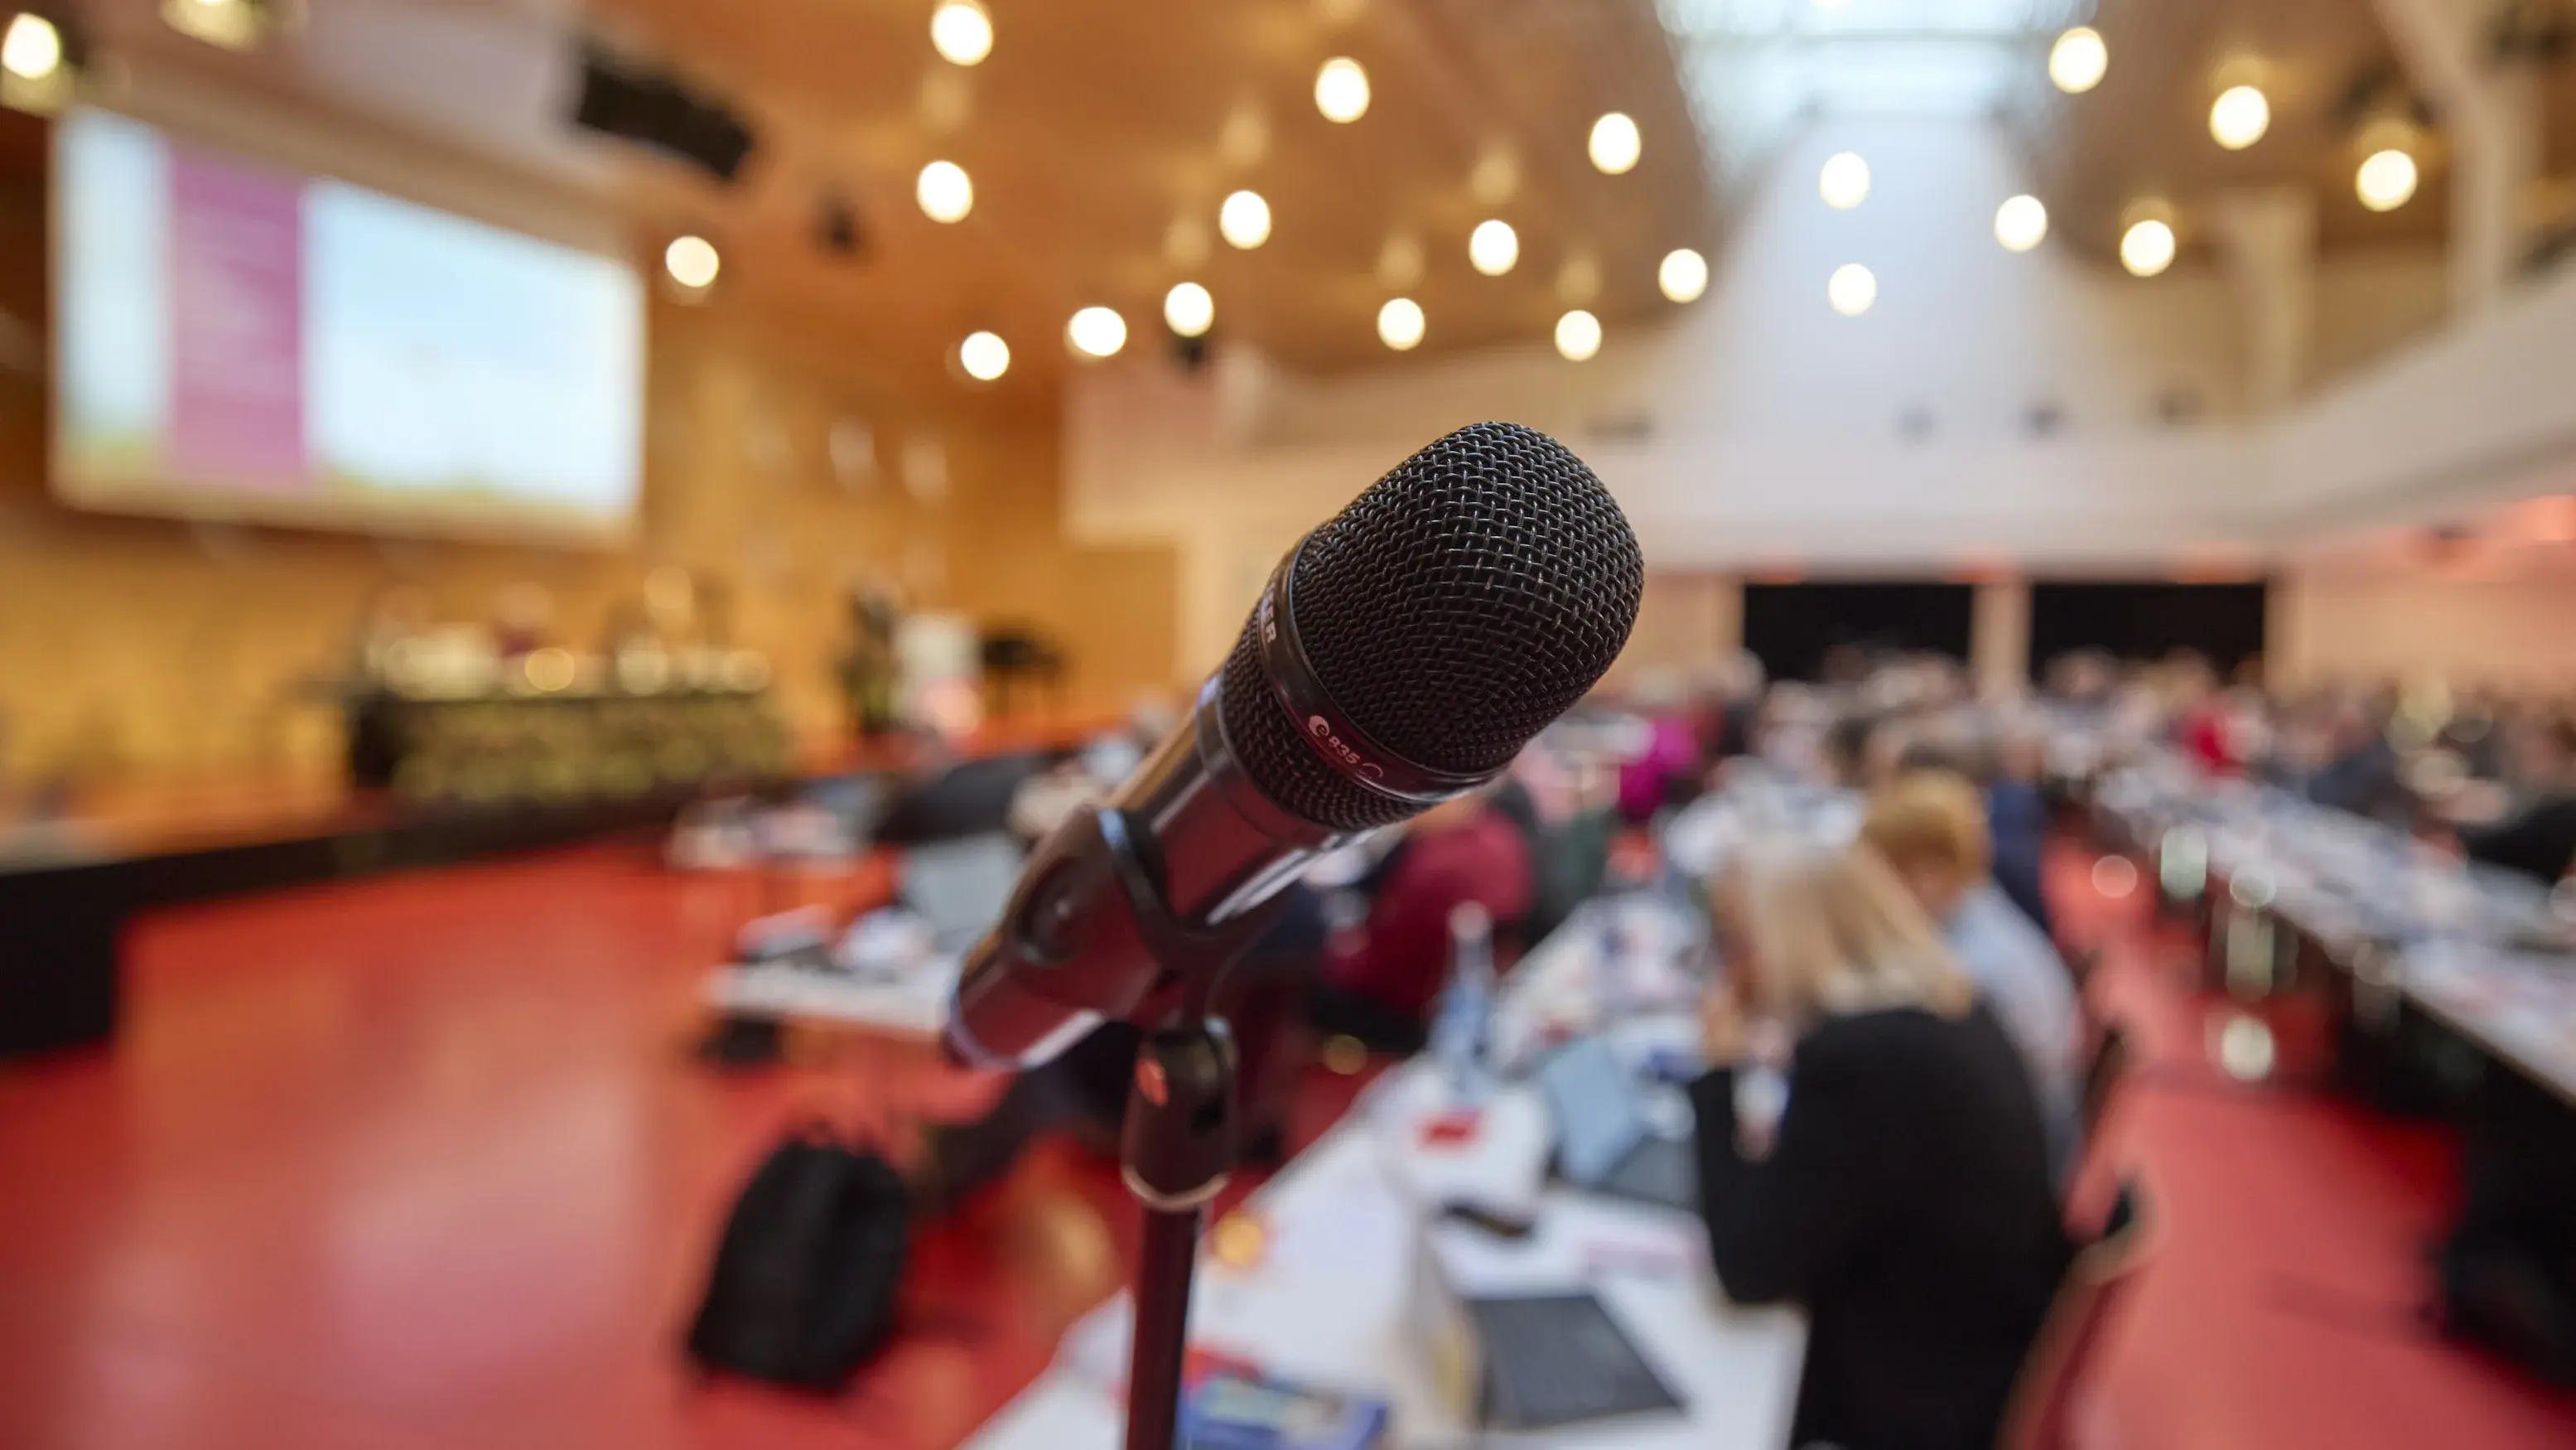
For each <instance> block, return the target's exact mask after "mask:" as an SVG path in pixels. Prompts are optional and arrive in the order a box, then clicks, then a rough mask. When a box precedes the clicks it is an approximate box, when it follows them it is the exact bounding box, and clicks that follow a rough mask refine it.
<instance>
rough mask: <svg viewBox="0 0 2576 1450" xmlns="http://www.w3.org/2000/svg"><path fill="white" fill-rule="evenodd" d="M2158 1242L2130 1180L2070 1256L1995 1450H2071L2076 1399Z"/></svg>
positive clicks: (2147, 1205) (2148, 1210)
mask: <svg viewBox="0 0 2576 1450" xmlns="http://www.w3.org/2000/svg"><path fill="white" fill-rule="evenodd" d="M2155 1243H2156V1224H2155V1215H2154V1212H2153V1204H2152V1203H2151V1202H2150V1200H2149V1199H2148V1196H2147V1194H2146V1190H2145V1188H2144V1187H2143V1186H2142V1185H2141V1184H2140V1183H2139V1182H2138V1181H2137V1180H2135V1179H2132V1180H2130V1181H2129V1182H2128V1183H2126V1184H2124V1185H2122V1187H2121V1189H2120V1195H2119V1198H2118V1199H2117V1200H2116V1201H2114V1203H2113V1204H2112V1207H2111V1213H2110V1216H2109V1218H2108V1219H2107V1220H2106V1221H2105V1223H2104V1226H2103V1230H2102V1235H2101V1237H2099V1238H2097V1239H2095V1240H2094V1241H2093V1242H2092V1243H2090V1244H2088V1245H2086V1246H2085V1248H2084V1249H2083V1250H2082V1251H2081V1252H2079V1253H2078V1254H2076V1256H2075V1262H2074V1264H2073V1265H2071V1266H2070V1267H2069V1268H2068V1269H2067V1271H2066V1278H2065V1281H2064V1282H2063V1283H2061V1284H2059V1285H2058V1287H2057V1299H2056V1302H2054V1303H2052V1304H2051V1305H2050V1306H2049V1310H2048V1322H2047V1323H2046V1324H2044V1325H2042V1326H2041V1327H2040V1332H2039V1341H2038V1342H2037V1343H2036V1344H2034V1345H2032V1346H2031V1351H2030V1358H2029V1359H2028V1360H2026V1361H2024V1362H2023V1364H2022V1370H2021V1380H2020V1382H2019V1383H2018V1384H2016V1385H2015V1386H2014V1387H2013V1397H2012V1403H2011V1405H2010V1406H2009V1407H2008V1408H2007V1409H2006V1411H2005V1414H2004V1431H2003V1435H2002V1438H2001V1440H2000V1441H1999V1442H1998V1443H1999V1444H2000V1446H2001V1450H2072V1447H2073V1446H2074V1444H2075V1437H2074V1433H2073V1431H2074V1421H2075V1405H2076V1392H2077V1390H2078V1389H2079V1387H2080V1386H2081V1385H2082V1383H2083V1381H2084V1378H2085V1376H2086V1375H2087V1374H2088V1373H2089V1372H2090V1371H2091V1370H2092V1369H2093V1368H2094V1366H2095V1363H2096V1362H2097V1361H2098V1360H2099V1359H2100V1357H2101V1348H2102V1343H2103V1341H2104V1340H2105V1339H2106V1338H2108V1337H2109V1329H2110V1326H2111V1324H2112V1322H2113V1320H2114V1319H2115V1318H2116V1317H2117V1314H2118V1311H2119V1307H2120V1304H2121V1302H2122V1301H2123V1300H2125V1299H2126V1298H2127V1297H2128V1293H2129V1290H2130V1287H2131V1286H2132V1285H2134V1284H2135V1283H2136V1282H2137V1278H2138V1272H2139V1271H2140V1270H2141V1269H2143V1268H2144V1267H2145V1266H2146V1263H2147V1261H2148V1259H2149V1258H2150V1257H2151V1256H2152V1254H2153V1252H2154V1249H2155Z"/></svg>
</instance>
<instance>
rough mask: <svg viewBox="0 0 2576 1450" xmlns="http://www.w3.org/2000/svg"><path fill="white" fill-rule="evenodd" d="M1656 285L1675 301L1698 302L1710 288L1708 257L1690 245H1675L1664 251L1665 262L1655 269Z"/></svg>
mask: <svg viewBox="0 0 2576 1450" xmlns="http://www.w3.org/2000/svg"><path fill="white" fill-rule="evenodd" d="M1655 285H1656V286H1658V287H1661V288H1663V289H1664V296H1666V297H1668V298H1670V299H1671V300H1673V301H1675V302H1696V301H1698V300H1699V294H1701V293H1703V292H1705V291H1707V290H1708V258H1706V257H1703V256H1701V255H1700V254H1699V253H1697V252H1694V251H1692V250H1691V249H1690V248H1688V247H1675V248H1674V249H1672V250H1671V251H1669V252H1666V253H1664V263H1663V265H1662V266H1660V267H1657V268H1656V269H1655Z"/></svg>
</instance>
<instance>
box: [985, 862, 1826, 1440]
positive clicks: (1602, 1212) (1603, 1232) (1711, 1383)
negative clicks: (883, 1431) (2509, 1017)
mask: <svg viewBox="0 0 2576 1450" xmlns="http://www.w3.org/2000/svg"><path fill="white" fill-rule="evenodd" d="M1652 935H1653V933H1651V932H1641V931H1632V932H1631V933H1630V934H1629V937H1628V939H1629V940H1631V941H1639V940H1643V939H1645V938H1647V937H1651V936H1652ZM1680 937H1681V934H1680V933H1678V932H1676V933H1673V934H1672V939H1673V940H1675V941H1678V940H1679V939H1680ZM1603 938H1604V931H1603V928H1602V924H1601V919H1600V917H1599V916H1598V914H1597V913H1595V914H1589V915H1587V914H1578V915H1577V916H1576V918H1575V919H1574V920H1573V921H1571V922H1569V923H1568V924H1567V925H1566V926H1565V927H1564V928H1563V929H1561V930H1560V931H1558V932H1557V933H1556V934H1554V935H1553V936H1551V937H1550V938H1549V939H1548V940H1547V941H1546V942H1545V943H1543V944H1542V945H1541V946H1540V948H1539V949H1538V950H1537V951H1535V952H1533V953H1532V954H1531V955H1530V958H1529V959H1528V960H1527V961H1525V962H1524V963H1523V964H1522V966H1521V969H1520V970H1519V971H1517V972H1515V973H1513V975H1512V977H1511V979H1510V980H1509V982H1508V983H1507V984H1506V990H1505V992H1504V1000H1503V1004H1502V1007H1501V1011H1500V1013H1499V1017H1500V1018H1501V1019H1502V1020H1500V1021H1498V1023H1497V1036H1498V1037H1501V1036H1504V1035H1507V1034H1509V1033H1511V1032H1514V1031H1520V1032H1524V1033H1526V1031H1527V1030H1528V1028H1527V1026H1526V1025H1525V1024H1527V1023H1528V1022H1529V1021H1531V1019H1533V1018H1534V1017H1535V1016H1537V1015H1539V1012H1540V1008H1539V1004H1541V1003H1557V1002H1564V1001H1566V1000H1568V999H1569V998H1571V997H1573V996H1575V995H1578V992H1577V984H1578V982H1579V981H1580V980H1581V979H1582V978H1583V977H1584V976H1586V975H1588V974H1599V973H1601V972H1602V971H1603V970H1604V967H1603V963H1602V960H1601V957H1602V951H1603V945H1602V944H1603ZM1516 1023H1518V1024H1524V1025H1520V1026H1515V1024H1516ZM1669 1026H1670V1021H1669V1019H1667V1020H1664V1021H1642V1022H1634V1023H1630V1024H1626V1025H1625V1026H1624V1027H1623V1028H1622V1032H1623V1034H1626V1035H1633V1036H1638V1037H1641V1038H1644V1039H1647V1040H1652V1039H1654V1038H1655V1037H1657V1036H1659V1035H1661V1034H1662V1033H1663V1031H1664V1029H1666V1028H1667V1027H1669ZM1446 1093H1447V1090H1446V1087H1445V1084H1443V1083H1442V1082H1441V1080H1440V1078H1439V1075H1438V1072H1437V1069H1436V1068H1435V1067H1434V1066H1433V1065H1432V1064H1431V1063H1429V1062H1428V1061H1416V1062H1413V1063H1409V1064H1406V1065H1405V1066H1403V1067H1399V1068H1397V1069H1395V1070H1394V1071H1393V1072H1391V1073H1389V1074H1388V1075H1387V1077H1386V1078H1384V1079H1382V1080H1381V1081H1380V1082H1379V1083H1378V1084H1377V1085H1376V1086H1375V1087H1374V1088H1373V1089H1372V1091H1371V1092H1370V1093H1369V1094H1368V1095H1367V1096H1366V1097H1365V1098H1364V1099H1363V1101H1362V1103H1361V1105H1360V1106H1359V1107H1358V1108H1356V1109H1354V1111H1353V1112H1352V1114H1351V1116H1350V1117H1348V1118H1347V1119H1345V1120H1344V1121H1343V1122H1342V1123H1340V1124H1339V1125H1337V1126H1336V1127H1335V1128H1334V1129H1333V1130H1332V1131H1331V1132H1329V1133H1327V1134H1326V1135H1325V1136H1324V1137H1323V1138H1322V1139H1320V1140H1318V1141H1317V1142H1316V1143H1315V1144H1314V1146H1312V1147H1311V1148H1309V1149H1308V1150H1307V1151H1306V1152H1305V1153H1303V1154H1301V1155H1300V1156H1299V1157H1298V1159H1297V1160H1296V1161H1295V1162H1294V1163H1292V1164H1290V1165H1289V1167H1288V1168H1287V1169H1286V1171H1284V1172H1282V1173H1281V1174H1280V1176H1279V1177H1278V1178H1276V1179H1274V1180H1272V1181H1271V1182H1270V1183H1269V1184H1268V1185H1266V1186H1265V1187H1264V1188H1263V1190H1262V1191H1261V1192H1260V1193H1259V1194H1258V1195H1256V1196H1255V1198H1254V1199H1253V1201H1252V1209H1253V1211H1254V1212H1256V1213H1257V1214H1258V1216H1259V1218H1260V1220H1261V1222H1262V1224H1263V1226H1264V1228H1265V1229H1266V1231H1267V1232H1266V1234H1265V1237H1264V1242H1265V1248H1264V1251H1263V1253H1262V1254H1261V1256H1260V1258H1259V1262H1257V1263H1256V1264H1254V1265H1252V1266H1250V1267H1248V1268H1243V1269H1234V1268H1228V1267H1226V1266H1224V1265H1221V1264H1218V1263H1215V1262H1213V1261H1212V1260H1208V1259H1204V1258H1203V1259H1202V1260H1201V1263H1200V1268H1199V1273H1198V1276H1197V1281H1196V1284H1195V1286H1194V1293H1193V1296H1192V1299H1191V1311H1190V1328H1191V1338H1192V1342H1193V1343H1194V1344H1197V1345H1200V1346H1203V1347H1206V1348H1210V1349H1215V1350H1220V1351H1223V1352H1225V1353H1227V1354H1230V1355H1234V1356H1239V1357H1241V1358H1244V1359H1247V1360H1250V1361H1251V1362H1253V1363H1255V1364H1258V1365H1259V1366H1260V1367H1261V1368H1262V1370H1263V1372H1264V1373H1266V1374H1269V1375H1273V1376H1276V1377H1278V1378H1281V1379H1284V1380H1291V1381H1297V1382H1301V1383H1305V1384H1310V1385H1314V1386H1317V1387H1320V1388H1327V1389H1336V1390H1342V1391H1347V1392H1356V1393H1366V1394H1374V1395H1378V1396H1381V1397H1383V1398H1385V1399H1386V1400H1387V1401H1388V1402H1389V1403H1390V1404H1391V1405H1392V1406H1393V1409H1394V1427H1393V1440H1394V1443H1395V1444H1398V1445H1405V1446H1448V1445H1459V1444H1465V1443H1469V1442H1470V1441H1471V1440H1475V1442H1476V1443H1483V1444H1493V1445H1533V1446H1541V1445H1583V1446H1599V1447H1605V1450H1623V1447H1634V1450H1661V1447H1671V1450H1684V1447H1689V1450H1735V1447H1743V1450H1776V1447H1779V1446H1782V1445H1785V1444H1787V1442H1788V1435H1789V1421H1790V1415H1791V1412H1792V1410H1793V1408H1794V1406H1795V1403H1796V1398H1797V1383H1798V1371H1799V1366H1800V1362H1801V1359H1802V1356H1803V1355H1804V1352H1805V1346H1806V1327H1805V1320H1804V1317H1803V1316H1802V1315H1800V1314H1799V1313H1797V1312H1796V1311H1794V1310H1790V1309H1781V1308H1771V1309H1744V1308H1739V1307H1736V1306H1734V1305H1731V1304H1729V1303H1728V1302H1727V1301H1726V1299H1725V1297H1724V1295H1723V1294H1722V1293H1721V1292H1720V1291H1719V1289H1718V1286H1717V1282H1716V1279H1715V1277H1714V1276H1713V1275H1712V1274H1711V1273H1710V1272H1709V1270H1708V1268H1707V1265H1706V1246H1705V1244H1706V1241H1705V1238H1704V1236H1703V1232H1702V1230H1701V1228H1700V1226H1699V1223H1698V1220H1697V1218H1696V1217H1695V1216H1692V1215H1689V1214H1682V1213H1676V1212H1673V1211H1670V1210H1665V1209H1659V1208H1653V1207H1649V1206H1645V1205H1640V1204H1632V1203H1626V1202H1621V1201H1617V1200H1612V1199H1606V1198H1597V1197H1592V1196H1589V1195H1584V1194H1578V1193H1574V1192H1571V1191H1568V1190H1566V1189H1564V1188H1563V1187H1561V1186H1548V1185H1545V1184H1544V1177H1545V1171H1546V1164H1547V1159H1548V1155H1549V1151H1550V1148H1551V1144H1550V1141H1549V1131H1548V1127H1547V1121H1546V1114H1545V1112H1544V1110H1543V1108H1542V1107H1541V1106H1540V1104H1539V1101H1538V1099H1537V1096H1536V1094H1535V1092H1534V1091H1533V1090H1532V1089H1530V1088H1528V1087H1526V1086H1519V1085H1514V1086H1506V1087H1503V1088H1501V1089H1499V1090H1498V1091H1497V1092H1496V1093H1495V1095H1494V1096H1493V1097H1492V1098H1491V1099H1489V1100H1488V1101H1487V1102H1486V1103H1485V1105H1484V1107H1483V1111H1482V1115H1481V1118H1480V1121H1479V1126H1478V1130H1477V1132H1476V1133H1475V1135H1474V1136H1473V1137H1472V1138H1470V1139H1468V1140H1467V1141H1466V1142H1463V1143H1460V1144H1456V1145H1454V1146H1449V1145H1441V1144H1437V1143H1434V1142H1429V1141H1426V1140H1425V1138H1424V1136H1423V1134H1422V1132H1421V1125H1422V1122H1423V1121H1424V1119H1425V1118H1426V1117H1427V1116H1430V1115H1432V1114H1435V1113H1437V1112H1439V1111H1441V1110H1443V1109H1444V1108H1445V1106H1446V1104H1447V1096H1446ZM1459 1198H1466V1199H1471V1200H1473V1201H1475V1202H1477V1203H1480V1204H1483V1205H1486V1206H1490V1207H1496V1208H1507V1209H1514V1210H1520V1209H1532V1210H1534V1211H1535V1214H1536V1222H1537V1228H1536V1230H1535V1231H1534V1232H1533V1233H1531V1234H1530V1235H1529V1236H1528V1237H1527V1238H1525V1239H1520V1240H1504V1239H1498V1238H1494V1237H1492V1236H1490V1235H1487V1234H1485V1233H1483V1232H1482V1231H1481V1230H1478V1229H1475V1228H1472V1227H1470V1226H1467V1225H1464V1224H1459V1223H1441V1224H1438V1225H1436V1226H1428V1227H1427V1226H1426V1225H1427V1224H1428V1223H1429V1219H1430V1212H1429V1210H1430V1209H1431V1208H1432V1207H1436V1205H1437V1204H1438V1203H1440V1202H1442V1201H1447V1200H1453V1199H1459ZM1425 1252H1430V1253H1436V1254H1437V1255H1439V1262H1440V1264H1441V1266H1442V1268H1443V1270H1444V1278H1445V1279H1446V1281H1447V1282H1448V1283H1450V1284H1451V1285H1452V1286H1454V1287H1455V1288H1456V1289H1457V1290H1458V1292H1461V1293H1465V1294H1471V1295H1472V1294H1479V1293H1506V1292H1511V1293H1523V1292H1545V1291H1548V1290H1567V1289H1574V1288H1578V1287H1580V1288H1589V1289H1591V1290H1592V1291H1593V1292H1594V1293H1596V1294H1597V1295H1599V1297H1600V1298H1601V1301H1602V1303H1603V1304H1604V1305H1605V1306H1606V1307H1607V1308H1608V1310H1609V1311H1610V1313H1611V1314H1612V1315H1613V1316H1614V1317H1615V1318H1616V1319H1617V1320H1618V1321H1619V1322H1620V1324H1621V1325H1622V1326H1623V1327H1624V1328H1625V1329H1626V1330H1627V1331H1628V1334H1629V1336H1630V1337H1631V1338H1632V1339H1633V1340H1634V1341H1635V1342H1636V1344H1637V1346H1638V1349H1639V1351H1640V1352H1641V1353H1643V1354H1644V1355H1645V1356H1646V1357H1647V1359H1648V1360H1649V1362H1650V1363H1651V1364H1652V1365H1653V1366H1654V1368H1655V1369H1656V1371H1657V1372H1658V1373H1659V1374H1661V1375H1662V1376H1663V1377H1664V1379H1665V1382H1666V1383H1667V1384H1668V1385H1669V1386H1670V1387H1671V1388H1672V1389H1673V1391H1674V1393H1675V1394H1676V1396H1677V1397H1679V1398H1680V1399H1681V1400H1682V1401H1683V1404H1684V1408H1683V1409H1682V1410H1680V1411H1678V1412H1664V1413H1660V1414H1650V1415H1638V1416H1632V1417H1628V1418H1625V1419H1621V1420H1615V1421H1604V1422H1598V1423H1593V1424H1587V1425H1580V1426H1573V1427H1569V1428H1567V1429H1564V1430H1559V1431H1555V1432H1551V1433H1549V1434H1545V1435H1530V1436H1487V1437H1483V1438H1482V1439H1481V1440H1476V1437H1473V1436H1471V1435H1470V1434H1469V1432H1468V1430H1467V1427H1465V1426H1464V1425H1462V1424H1461V1423H1459V1421H1458V1418H1457V1416H1456V1414H1455V1412H1454V1409H1453V1408H1452V1407H1451V1406H1450V1405H1449V1404H1447V1403H1446V1402H1445V1401H1444V1398H1443V1397H1442V1396H1441V1395H1440V1394H1439V1393H1438V1391H1437V1390H1436V1389H1435V1377H1434V1375H1433V1372H1432V1369H1431V1364H1430V1361H1431V1358H1432V1350H1431V1336H1430V1335H1429V1334H1428V1333H1427V1332H1426V1331H1425V1330H1424V1329H1423V1328H1422V1327H1421V1322H1420V1311H1421V1300H1422V1298H1423V1296H1422V1294H1421V1293H1420V1291H1419V1288H1418V1281H1417V1279H1416V1271H1417V1269H1418V1268H1419V1267H1420V1261H1419V1257H1418V1256H1419V1255H1421V1254H1423V1253H1425ZM1129 1313H1130V1310H1129V1306H1128V1302H1127V1297H1126V1296H1125V1295H1123V1294H1122V1295H1120V1296H1119V1297H1117V1298H1116V1299H1113V1300H1111V1301H1110V1302H1109V1303H1108V1304H1106V1305H1103V1306H1102V1307H1101V1308H1100V1309H1099V1310H1097V1311H1095V1312H1094V1313H1093V1314H1092V1315H1090V1316H1089V1317H1087V1318H1085V1319H1084V1320H1083V1321H1082V1322H1081V1323H1079V1324H1077V1325H1076V1326H1075V1327H1074V1328H1073V1330H1072V1331H1070V1332H1069V1333H1067V1334H1066V1336H1065V1339H1064V1343H1063V1345H1062V1347H1061V1348H1060V1349H1059V1351H1058V1354H1057V1357H1056V1362H1055V1364H1054V1365H1053V1366H1052V1367H1051V1368H1049V1369H1048V1371H1047V1372H1046V1373H1045V1374H1043V1375H1041V1376H1040V1377H1039V1378H1038V1380H1037V1382H1036V1383H1034V1384H1032V1385H1031V1386H1030V1387H1029V1388H1028V1389H1027V1390H1026V1391H1025V1392H1023V1393H1022V1394H1021V1395H1020V1396H1019V1398H1018V1399H1016V1400H1014V1401H1013V1402H1012V1403H1011V1404H1010V1405H1008V1406H1007V1407H1005V1408H1004V1409H1003V1410H1002V1412H1001V1413H1000V1414H998V1415H996V1416H995V1417H994V1418H993V1420H992V1421H991V1422H989V1423H988V1424H987V1425H985V1427H984V1428H983V1430H982V1431H981V1432H980V1433H979V1434H977V1435H976V1436H975V1438H974V1439H973V1440H971V1441H970V1442H968V1443H969V1444H970V1445H972V1446H974V1447H976V1450H1110V1447H1114V1446H1116V1445H1117V1444H1118V1443H1119V1440H1120V1436H1121V1434H1122V1433H1123V1430H1124V1418H1123V1411H1122V1408H1121V1406H1120V1403H1119V1401H1118V1399H1117V1392H1118V1387H1119V1385H1120V1384H1122V1383H1123V1381H1124V1377H1125V1372H1126V1354H1127V1326H1128V1323H1129Z"/></svg>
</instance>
